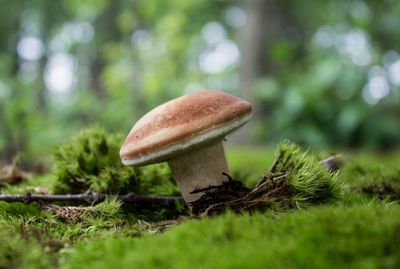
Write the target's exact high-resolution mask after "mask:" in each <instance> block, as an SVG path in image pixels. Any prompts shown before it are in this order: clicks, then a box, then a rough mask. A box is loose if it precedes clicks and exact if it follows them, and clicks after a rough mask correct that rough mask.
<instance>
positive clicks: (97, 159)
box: [53, 127, 179, 195]
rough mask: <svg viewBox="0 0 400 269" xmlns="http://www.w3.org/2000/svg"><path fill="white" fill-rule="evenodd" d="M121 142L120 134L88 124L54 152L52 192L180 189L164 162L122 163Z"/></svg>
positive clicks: (165, 191) (175, 191) (173, 191)
mask: <svg viewBox="0 0 400 269" xmlns="http://www.w3.org/2000/svg"><path fill="white" fill-rule="evenodd" d="M122 142H123V136H122V135H121V134H108V133H106V132H105V131H104V130H103V129H102V128H100V127H91V128H89V129H86V130H83V131H82V132H80V133H79V134H78V135H76V136H75V137H73V138H72V139H71V140H70V141H69V142H67V143H66V144H64V145H62V146H61V147H60V148H59V149H58V150H57V151H56V153H55V154H54V169H53V174H54V176H55V184H54V188H53V192H54V193H82V192H85V191H87V190H91V191H95V192H102V193H109V194H116V193H127V192H135V193H137V194H159V195H176V194H178V193H179V191H178V189H177V187H176V185H175V183H174V181H173V179H172V176H171V172H170V171H169V169H168V167H167V166H166V165H165V164H158V165H152V166H148V167H143V168H133V167H127V166H124V165H123V164H122V163H121V161H120V157H119V149H120V146H121V144H122Z"/></svg>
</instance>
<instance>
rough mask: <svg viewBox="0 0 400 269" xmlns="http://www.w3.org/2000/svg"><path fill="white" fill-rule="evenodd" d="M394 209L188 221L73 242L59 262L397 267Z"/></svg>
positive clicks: (398, 217)
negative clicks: (137, 234) (157, 231)
mask: <svg viewBox="0 0 400 269" xmlns="http://www.w3.org/2000/svg"><path fill="white" fill-rule="evenodd" d="M399 225H400V208H399V207H395V206H387V205H382V204H377V205H370V206H368V205H364V206H359V207H352V208H347V207H343V206H336V207H335V206H325V207H319V208H313V209H311V210H309V211H297V212H287V213H280V214H273V215H264V214H252V215H248V214H245V215H234V214H225V215H223V216H219V217H216V218H205V219H201V220H192V221H188V222H186V223H183V224H181V225H179V226H178V227H175V228H173V229H171V230H169V231H167V232H166V233H164V234H162V235H160V236H144V237H142V238H140V239H130V238H122V237H117V238H113V239H107V240H104V239H101V240H95V241H93V242H82V243H78V245H77V247H76V248H75V249H74V250H71V252H70V253H68V258H67V259H65V260H64V262H63V264H62V268H83V267H85V268H109V267H117V268H382V267H384V268H398V266H400V254H399V252H398V242H400V233H399V232H398V228H399Z"/></svg>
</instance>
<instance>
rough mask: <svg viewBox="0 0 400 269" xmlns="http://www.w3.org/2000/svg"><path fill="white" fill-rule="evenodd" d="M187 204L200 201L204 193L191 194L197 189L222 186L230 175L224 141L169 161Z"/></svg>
mask: <svg viewBox="0 0 400 269" xmlns="http://www.w3.org/2000/svg"><path fill="white" fill-rule="evenodd" d="M168 164H169V167H170V168H171V171H172V175H173V176H174V178H175V180H176V182H177V184H178V187H179V189H180V191H181V193H182V196H183V199H185V201H186V203H190V202H193V201H196V200H198V199H199V198H200V197H201V195H202V193H196V194H191V192H192V191H194V190H196V189H202V188H206V187H209V186H219V185H222V183H223V182H224V181H227V180H228V179H227V177H226V176H224V175H223V174H222V173H223V172H225V173H228V165H227V163H226V158H225V153H224V148H223V146H222V140H218V141H215V142H213V143H211V144H207V145H205V146H203V147H202V148H199V149H196V150H193V151H190V152H188V153H186V154H184V155H181V156H179V157H175V158H173V159H171V160H169V161H168Z"/></svg>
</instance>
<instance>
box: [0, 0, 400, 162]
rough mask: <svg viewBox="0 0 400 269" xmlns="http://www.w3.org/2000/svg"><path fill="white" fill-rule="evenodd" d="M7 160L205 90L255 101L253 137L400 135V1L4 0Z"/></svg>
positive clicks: (0, 49) (332, 141)
mask: <svg viewBox="0 0 400 269" xmlns="http://www.w3.org/2000/svg"><path fill="white" fill-rule="evenodd" d="M0 6H1V9H0V16H1V18H2V19H1V22H0V161H1V162H9V161H10V160H11V159H12V157H13V156H14V155H15V154H17V153H18V152H23V153H24V155H25V156H28V159H31V160H32V161H35V160H39V159H40V158H42V157H43V156H48V155H49V154H50V153H51V152H52V150H53V149H54V148H55V147H56V146H57V145H58V144H60V143H63V142H64V141H66V139H68V138H69V137H70V136H71V135H72V134H74V133H76V132H77V131H79V130H80V129H82V128H85V127H88V126H91V125H93V124H94V123H98V124H99V125H101V126H104V127H105V128H106V129H107V130H110V131H122V132H124V133H127V132H128V131H129V129H130V128H131V127H132V125H133V123H134V122H135V121H136V120H137V119H138V118H139V117H140V116H141V115H143V114H144V113H145V112H147V111H148V110H150V109H151V108H153V107H154V106H156V105H158V104H160V103H162V102H164V101H166V100H168V99H171V98H174V97H177V96H180V95H182V94H185V93H189V92H192V91H196V90H199V89H203V88H209V89H223V90H225V91H227V92H229V93H231V94H233V95H236V96H239V97H242V98H245V99H247V100H249V101H251V102H252V104H253V105H254V110H255V113H254V118H253V120H252V122H251V124H249V125H248V128H247V129H246V132H241V133H240V134H239V136H238V137H237V141H239V142H240V143H246V144H252V145H258V144H263V145H264V144H275V143H277V142H279V141H280V140H281V139H283V138H289V139H291V140H293V141H295V142H298V143H301V144H304V145H308V146H311V147H313V148H317V149H320V148H367V149H379V150H388V149H393V148H395V147H397V146H398V145H399V144H400V124H399V119H400V106H399V101H400V1H396V0H380V1H378V0H376V1H362V0H331V1H320V0H308V1H296V0H285V1H278V0H275V1H273V0H248V1H222V0H219V1H216V0H201V1H200V0H193V1H187V0H169V1H164V0H120V1H112V0H86V1H81V0H65V1H52V0H30V1H24V0H0Z"/></svg>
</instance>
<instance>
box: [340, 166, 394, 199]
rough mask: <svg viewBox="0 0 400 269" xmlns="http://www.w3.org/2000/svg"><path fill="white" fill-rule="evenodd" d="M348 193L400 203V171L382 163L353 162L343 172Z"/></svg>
mask: <svg viewBox="0 0 400 269" xmlns="http://www.w3.org/2000/svg"><path fill="white" fill-rule="evenodd" d="M343 173H344V175H345V176H346V178H348V179H349V180H348V184H347V185H346V191H347V192H348V193H350V194H351V193H353V194H359V195H363V196H366V197H368V198H370V199H371V198H372V199H374V198H377V199H383V200H389V201H397V202H400V169H399V168H398V167H388V166H384V165H382V164H381V163H377V162H375V163H374V162H372V163H360V162H352V163H350V164H349V165H348V166H347V167H346V168H345V170H344V171H343Z"/></svg>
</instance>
